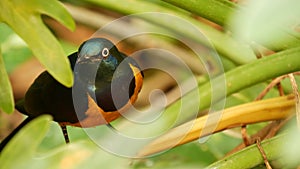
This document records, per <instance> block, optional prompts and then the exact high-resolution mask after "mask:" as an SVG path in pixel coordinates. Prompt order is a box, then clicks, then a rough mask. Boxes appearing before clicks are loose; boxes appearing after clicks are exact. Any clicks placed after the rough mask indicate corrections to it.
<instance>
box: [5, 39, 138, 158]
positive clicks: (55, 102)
mask: <svg viewBox="0 0 300 169" xmlns="http://www.w3.org/2000/svg"><path fill="white" fill-rule="evenodd" d="M68 59H69V61H70V65H71V68H72V70H73V72H74V85H73V87H72V88H67V87H65V86H63V85H62V84H60V83H59V82H58V81H56V80H55V79H54V78H53V77H52V76H51V75H50V74H49V73H48V72H47V71H45V72H43V73H41V74H40V75H39V76H38V77H37V78H36V80H35V81H34V83H33V84H32V85H31V86H30V88H29V89H28V91H27V92H26V95H25V98H24V99H23V100H21V101H19V102H18V103H17V104H16V109H17V110H19V111H20V112H21V113H23V114H26V115H28V118H27V119H26V120H25V121H23V123H22V124H21V125H20V126H19V127H17V128H16V129H15V130H14V131H13V132H12V133H11V134H10V135H9V136H8V137H7V138H6V139H4V140H3V141H2V142H1V144H0V152H1V150H2V149H3V148H4V147H5V145H6V144H7V143H8V142H9V140H10V139H11V138H12V137H13V136H14V135H15V134H16V133H17V132H18V131H19V130H20V129H21V128H22V127H23V126H24V125H26V124H27V123H28V122H30V121H31V120H32V119H34V118H35V117H37V116H39V115H42V114H50V115H52V116H53V120H54V121H57V122H59V123H60V125H61V127H62V131H63V134H64V136H65V141H66V142H67V143H68V142H69V139H68V134H67V131H66V126H65V125H74V126H78V127H86V126H93V125H99V124H106V123H109V122H110V121H111V120H114V119H115V118H117V117H118V111H119V110H120V108H122V107H123V106H125V105H126V104H127V103H129V102H134V101H135V100H136V97H137V94H138V92H139V91H140V88H141V86H142V79H143V74H142V72H139V71H138V72H137V70H140V68H139V66H138V64H137V63H136V62H135V61H134V60H133V59H131V58H129V57H126V56H125V55H124V54H122V53H120V52H119V51H118V49H117V48H116V47H115V46H114V45H113V44H112V43H111V42H110V41H109V40H107V39H103V38H94V39H90V40H87V41H86V42H84V43H83V44H82V45H81V46H80V47H79V50H78V52H75V53H73V54H71V55H69V57H68ZM90 98H92V99H94V102H95V103H96V104H97V108H96V110H97V111H98V112H96V113H100V114H101V115H102V117H103V116H106V117H105V120H107V119H108V120H110V121H104V122H103V121H101V118H100V121H97V120H99V119H96V121H95V120H93V119H91V118H93V117H95V114H94V115H89V114H90V113H91V112H93V111H94V109H91V108H90V102H91V100H90ZM132 98H133V99H132ZM75 110H76V111H75ZM103 113H107V115H106V114H103ZM106 118H107V119H106ZM81 122H82V123H83V124H84V125H85V126H82V124H81ZM78 123H79V124H78Z"/></svg>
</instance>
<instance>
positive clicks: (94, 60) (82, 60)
mask: <svg viewBox="0 0 300 169" xmlns="http://www.w3.org/2000/svg"><path fill="white" fill-rule="evenodd" d="M102 60H103V58H102V57H100V56H97V55H95V56H86V55H84V56H80V55H78V59H77V61H76V63H77V64H100V63H101V61H102Z"/></svg>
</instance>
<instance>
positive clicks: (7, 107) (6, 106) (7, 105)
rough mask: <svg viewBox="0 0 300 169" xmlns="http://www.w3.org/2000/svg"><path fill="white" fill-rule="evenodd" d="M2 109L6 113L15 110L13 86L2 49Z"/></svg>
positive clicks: (0, 95) (0, 67) (0, 104)
mask: <svg viewBox="0 0 300 169" xmlns="http://www.w3.org/2000/svg"><path fill="white" fill-rule="evenodd" d="M0 77H1V78H0V109H1V110H3V111H4V112H6V113H12V112H13V111H14V99H13V94H12V88H11V85H10V82H9V78H8V75H7V72H6V70H5V66H4V61H3V58H2V56H1V50H0Z"/></svg>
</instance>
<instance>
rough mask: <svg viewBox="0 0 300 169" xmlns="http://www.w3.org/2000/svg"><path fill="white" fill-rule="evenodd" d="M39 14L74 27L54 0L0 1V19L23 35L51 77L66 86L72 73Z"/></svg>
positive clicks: (60, 5)
mask: <svg viewBox="0 0 300 169" xmlns="http://www.w3.org/2000/svg"><path fill="white" fill-rule="evenodd" d="M42 14H45V15H48V16H50V17H53V18H54V19H56V20H58V21H59V22H60V23H62V24H63V25H65V26H67V27H68V28H69V29H74V28H75V23H74V21H73V19H72V17H71V15H70V14H69V13H68V12H67V11H66V9H65V8H64V7H63V5H62V4H61V3H60V2H58V1H56V0H50V1H42V0H28V1H22V0H15V1H10V0H2V1H0V21H3V22H5V23H6V24H7V25H9V26H10V27H11V28H12V29H13V30H14V31H15V32H16V33H17V34H18V35H19V36H20V37H21V38H22V39H24V41H25V42H26V43H27V44H28V46H29V48H30V49H31V50H32V52H33V53H34V55H35V56H36V57H37V58H38V59H39V61H40V62H41V63H42V64H43V65H44V66H45V68H46V69H47V70H48V71H49V73H50V74H51V75H53V76H54V78H56V79H57V80H58V81H59V82H60V83H62V84H64V85H66V86H69V87H70V86H71V85H72V84H73V77H72V71H71V68H70V66H69V62H68V59H67V57H66V56H65V53H64V51H63V49H62V47H61V46H60V44H59V42H58V41H57V39H56V38H55V37H54V36H53V35H52V33H51V32H50V31H49V30H48V28H47V27H46V26H45V24H44V23H43V20H42V18H41V15H42Z"/></svg>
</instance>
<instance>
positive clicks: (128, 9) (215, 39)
mask: <svg viewBox="0 0 300 169" xmlns="http://www.w3.org/2000/svg"><path fill="white" fill-rule="evenodd" d="M85 1H87V2H90V3H92V4H96V5H98V6H101V7H104V8H107V9H110V10H114V11H117V12H120V13H122V14H126V15H130V14H139V13H140V14H142V13H145V12H156V13H162V14H171V15H172V16H177V17H179V18H180V19H181V20H184V21H186V22H189V23H190V24H192V25H194V26H195V27H196V28H197V29H199V30H200V31H202V32H203V34H204V36H206V37H207V38H208V40H209V41H211V43H212V44H213V45H214V47H215V48H216V49H217V51H218V52H220V53H221V54H222V55H224V56H225V57H227V58H229V59H230V60H232V61H234V62H235V63H238V64H245V63H248V62H249V61H252V60H254V59H255V58H256V57H255V55H254V53H253V51H252V49H251V48H250V47H249V46H248V45H247V44H243V43H242V42H238V41H236V40H234V39H233V38H232V37H230V36H229V35H227V34H225V33H224V32H221V31H218V30H216V29H214V28H212V27H211V26H209V25H207V24H204V23H202V22H199V21H198V20H196V19H194V18H192V17H191V16H190V15H189V14H187V13H186V12H183V11H182V10H179V9H177V8H176V9H175V8H174V6H171V7H170V5H168V4H167V3H164V4H161V3H162V2H160V1H150V2H149V1H138V0H131V1H125V0H124V1H118V0H110V1H97V0H85ZM154 2H156V3H158V2H160V3H159V4H156V3H154ZM161 16H163V15H161ZM141 17H143V18H142V19H144V20H147V21H149V22H152V23H155V24H157V25H160V26H162V27H164V28H166V29H167V30H168V31H170V30H172V31H175V32H176V33H177V34H180V35H184V36H187V37H189V38H191V39H197V41H200V42H202V43H203V36H201V35H195V34H193V32H190V31H189V30H191V28H190V27H187V25H185V24H182V22H181V21H180V22H178V20H174V19H172V20H170V17H168V18H166V17H158V16H157V15H154V16H152V15H141ZM120 31H121V30H120ZM205 42H207V41H205Z"/></svg>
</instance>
